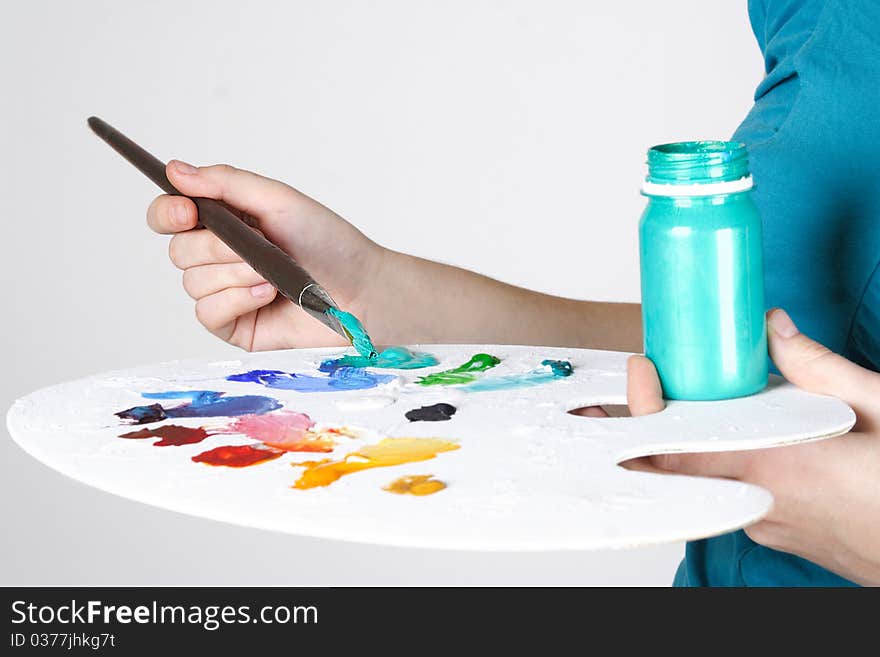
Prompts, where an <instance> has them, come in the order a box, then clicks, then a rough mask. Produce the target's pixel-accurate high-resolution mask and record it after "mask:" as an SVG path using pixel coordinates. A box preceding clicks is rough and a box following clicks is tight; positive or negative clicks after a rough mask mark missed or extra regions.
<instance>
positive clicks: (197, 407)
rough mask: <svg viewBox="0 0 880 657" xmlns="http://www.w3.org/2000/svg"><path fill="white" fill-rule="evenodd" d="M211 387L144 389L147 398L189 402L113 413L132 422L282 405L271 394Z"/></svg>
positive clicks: (257, 410)
mask: <svg viewBox="0 0 880 657" xmlns="http://www.w3.org/2000/svg"><path fill="white" fill-rule="evenodd" d="M225 394H226V393H223V392H215V391H213V390H173V391H170V392H144V393H141V396H142V397H146V398H147V399H183V400H186V401H187V402H188V403H185V404H182V405H180V406H174V407H172V408H165V407H163V406H162V405H161V404H150V405H148V406H134V407H133V408H128V409H126V410H124V411H119V412H118V413H116V414H115V415H116V416H117V417H119V418H121V419H123V420H131V421H132V423H133V424H149V423H150V422H159V421H161V420H164V419H166V418H176V417H237V416H239V415H262V414H263V413H268V412H269V411H274V410H277V409H279V408H281V403H280V402H279V401H278V400H277V399H273V398H272V397H263V396H261V395H241V396H230V397H227V396H225Z"/></svg>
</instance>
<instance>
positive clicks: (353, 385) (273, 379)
mask: <svg viewBox="0 0 880 657" xmlns="http://www.w3.org/2000/svg"><path fill="white" fill-rule="evenodd" d="M322 371H325V372H329V376H313V375H311V374H297V373H294V372H282V371H281V370H251V371H250V372H243V373H241V374H231V375H229V376H227V377H226V380H227V381H240V382H243V383H259V384H260V385H264V386H266V387H267V388H275V389H277V390H295V391H296V392H339V391H342V390H368V389H370V388H375V387H376V386H379V385H381V384H383V383H389V382H390V381H393V380H394V379H395V378H397V377H395V376H394V375H392V374H374V373H372V372H367V371H366V370H364V369H362V368H359V367H337V368H335V369H333V370H332V371H329V370H322Z"/></svg>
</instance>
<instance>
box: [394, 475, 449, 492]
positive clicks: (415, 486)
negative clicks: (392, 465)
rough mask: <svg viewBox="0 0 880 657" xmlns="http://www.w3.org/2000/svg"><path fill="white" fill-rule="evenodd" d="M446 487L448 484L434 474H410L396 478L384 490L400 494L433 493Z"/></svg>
mask: <svg viewBox="0 0 880 657" xmlns="http://www.w3.org/2000/svg"><path fill="white" fill-rule="evenodd" d="M444 488H446V484H445V483H443V482H442V481H439V480H438V479H434V475H408V476H406V477H400V478H399V479H395V480H394V481H392V482H391V483H390V484H388V485H387V486H385V487H384V488H382V490H387V491H388V492H390V493H397V494H398V495H431V494H433V493H436V492H437V491H440V490H443V489H444Z"/></svg>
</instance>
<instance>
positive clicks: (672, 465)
mask: <svg viewBox="0 0 880 657" xmlns="http://www.w3.org/2000/svg"><path fill="white" fill-rule="evenodd" d="M649 458H650V461H651V465H653V466H654V467H656V468H657V469H658V470H661V471H663V472H673V473H676V474H685V475H693V476H696V477H726V478H729V479H740V478H742V477H743V476H744V475H745V472H746V469H747V468H748V466H749V463H750V462H751V460H752V459H753V458H754V452H707V453H700V454H655V455H654V456H651V457H649Z"/></svg>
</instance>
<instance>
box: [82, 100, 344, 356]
mask: <svg viewBox="0 0 880 657" xmlns="http://www.w3.org/2000/svg"><path fill="white" fill-rule="evenodd" d="M89 127H90V128H91V129H92V130H93V131H94V133H95V134H96V135H98V136H99V137H100V138H101V139H103V140H104V141H105V142H107V143H108V144H109V145H110V147H111V148H113V150H115V151H116V152H117V153H119V154H120V155H121V156H122V157H124V158H125V159H126V160H128V161H129V162H131V163H132V164H133V165H134V166H135V167H136V168H137V169H139V170H140V172H141V173H143V174H144V175H145V176H146V177H147V178H149V179H150V180H152V181H153V182H154V183H156V184H157V185H159V187H161V188H162V190H163V191H164V192H166V193H168V194H171V195H173V196H186V194H181V193H180V192H179V191H178V190H177V189H176V188H175V187H174V185H172V184H171V182H169V180H168V177H167V176H166V175H165V164H164V163H163V162H161V161H160V160H159V159H158V158H156V157H154V156H153V155H151V154H150V153H148V152H147V151H145V150H144V149H143V148H141V147H140V146H138V145H137V144H136V143H134V142H133V141H132V140H131V139H129V138H128V137H126V136H125V135H123V134H122V133H121V132H119V131H118V130H116V129H115V128H114V127H113V126H111V125H108V124H107V123H105V122H104V121H102V120H101V119H99V118H98V117H96V116H92V117H90V118H89ZM187 198H189V199H190V200H192V201H193V202H194V203H195V204H196V207H197V208H198V209H199V223H200V224H201V225H202V226H204V227H205V228H207V229H208V230H210V231H211V232H212V233H214V234H215V235H216V236H217V237H219V238H220V239H221V240H222V241H223V242H224V243H225V244H226V245H227V246H229V248H231V249H232V250H233V251H235V252H236V253H237V254H238V255H239V257H240V258H241V259H242V260H244V261H245V262H246V263H248V264H249V265H250V266H251V267H253V268H254V269H255V270H256V271H257V273H259V274H260V275H261V276H262V277H263V278H265V279H266V280H267V281H268V282H269V283H271V284H272V285H273V286H274V287H275V288H277V289H278V291H279V292H280V293H281V294H282V295H284V296H285V297H286V298H288V299H290V300H291V301H293V302H294V303H295V304H297V305H298V306H299V307H300V308H302V309H303V310H305V311H306V312H307V313H308V314H309V315H311V316H312V317H314V318H315V319H317V320H318V321H319V322H321V323H322V324H324V325H325V326H327V327H329V328H330V329H332V330H333V331H335V332H336V333H338V334H339V335H341V336H342V337H344V338H345V339H346V340H348V341H349V342H351V340H352V336H351V335H350V334H349V333H348V331H346V329H345V328H344V327H343V326H342V324H341V323H340V322H339V320H338V319H337V318H336V317H334V316H333V315H331V314H329V313H328V312H327V311H328V310H330V309H334V310H337V311H338V310H339V308H338V306H337V305H336V303H334V301H333V299H332V298H331V297H330V295H329V294H328V293H327V291H326V290H325V289H324V288H323V287H321V286H320V285H319V284H318V283H317V282H316V281H315V279H314V278H312V277H311V276H310V275H309V273H308V272H307V271H306V270H305V269H303V268H302V267H300V266H299V265H298V264H297V263H296V262H295V261H294V260H293V258H291V257H290V256H289V255H288V254H287V253H285V252H284V251H282V250H281V249H279V248H278V247H277V246H275V245H274V244H272V242H270V241H269V240H267V239H266V238H265V237H263V236H262V235H261V234H260V233H258V232H257V231H255V230H253V229H252V228H251V227H250V226H249V225H248V223H246V222H245V221H244V220H242V219H241V218H239V217H238V216H236V215H235V214H234V213H233V212H232V211H231V210H230V209H229V208H228V207H227V206H225V205H224V204H223V203H221V202H220V201H215V200H214V199H210V198H193V197H191V196H187Z"/></svg>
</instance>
